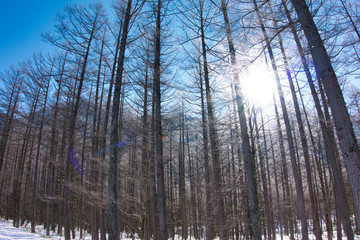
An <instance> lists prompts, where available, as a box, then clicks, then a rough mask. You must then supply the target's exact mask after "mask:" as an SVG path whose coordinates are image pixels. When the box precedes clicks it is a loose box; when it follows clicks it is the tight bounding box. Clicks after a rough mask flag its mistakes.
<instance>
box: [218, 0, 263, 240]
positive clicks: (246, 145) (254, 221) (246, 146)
mask: <svg viewBox="0 0 360 240" xmlns="http://www.w3.org/2000/svg"><path fill="white" fill-rule="evenodd" d="M221 10H222V13H223V16H224V23H225V29H226V36H227V40H228V45H229V52H230V57H231V66H232V75H233V81H234V87H235V94H236V104H237V111H238V116H239V120H240V129H241V140H242V150H243V155H244V163H245V172H246V174H245V175H246V178H247V190H248V196H249V204H250V218H251V229H252V234H253V238H254V239H261V232H260V216H259V215H260V213H259V203H258V199H257V195H258V190H257V185H256V170H255V165H254V156H253V155H252V153H251V147H250V141H249V134H248V129H247V123H246V117H245V111H244V103H243V94H242V92H241V87H240V85H239V83H240V81H239V73H238V69H237V60H236V51H235V47H234V41H233V37H232V32H231V28H230V21H229V17H228V13H227V5H226V3H225V0H221Z"/></svg>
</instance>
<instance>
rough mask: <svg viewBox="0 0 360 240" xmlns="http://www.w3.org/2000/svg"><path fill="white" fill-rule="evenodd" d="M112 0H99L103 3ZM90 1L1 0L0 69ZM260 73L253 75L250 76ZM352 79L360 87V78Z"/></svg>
mask: <svg viewBox="0 0 360 240" xmlns="http://www.w3.org/2000/svg"><path fill="white" fill-rule="evenodd" d="M113 1H114V0H103V1H101V2H102V3H103V4H104V5H105V6H106V4H108V3H111V2H113ZM91 2H94V0H32V1H31V0H8V1H6V0H4V1H3V2H2V6H1V8H0V72H3V71H4V70H5V69H7V68H9V67H10V66H11V65H12V64H17V63H18V62H20V61H25V60H26V59H28V58H30V57H31V56H32V55H33V54H34V53H38V52H42V53H47V52H48V51H50V50H51V46H50V44H48V43H44V42H43V41H42V39H41V33H43V32H46V31H50V32H51V31H53V30H54V24H55V16H56V13H57V12H59V11H61V10H62V9H63V7H64V6H65V5H66V4H68V3H78V4H88V3H91ZM257 67H258V66H257ZM264 72H265V73H266V71H261V70H260V71H259V69H256V71H255V73H254V74H258V75H259V74H260V75H261V74H264ZM264 77H265V76H253V77H251V78H250V79H253V80H254V79H263V78H264ZM354 81H355V84H356V85H358V86H359V87H360V80H359V79H356V80H354ZM258 84H261V83H256V84H253V85H252V86H249V87H250V88H254V91H253V93H255V92H256V93H257V95H258V96H259V95H260V96H262V95H263V94H265V92H264V93H259V91H258V89H257V90H256V88H257V87H258ZM244 87H245V86H244ZM269 87H271V86H262V88H264V89H268V88H269ZM245 88H246V87H245ZM247 90H248V89H247ZM250 91H252V90H250ZM265 99H269V98H267V97H266V98H265ZM263 101H264V100H263ZM265 101H267V100H265Z"/></svg>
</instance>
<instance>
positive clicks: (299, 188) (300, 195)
mask: <svg viewBox="0 0 360 240" xmlns="http://www.w3.org/2000/svg"><path fill="white" fill-rule="evenodd" d="M253 3H254V6H255V11H256V13H257V16H258V19H259V21H260V26H261V30H262V32H263V34H264V39H265V42H266V48H267V49H268V54H269V56H270V60H271V65H272V68H273V71H274V74H275V80H276V84H277V89H278V94H279V98H280V104H281V109H282V112H283V118H284V122H285V127H286V135H287V141H288V144H289V151H290V160H291V165H292V170H293V175H294V180H295V189H296V195H297V198H296V206H297V210H298V214H299V216H300V221H301V233H302V237H303V240H308V239H309V233H308V227H307V217H306V212H305V199H304V190H303V185H302V181H301V176H300V172H299V166H298V164H297V161H296V152H295V145H294V139H293V136H292V131H291V124H290V120H289V117H288V112H287V108H286V104H285V99H284V93H283V91H282V87H281V84H280V77H279V74H278V71H277V67H276V63H275V57H274V54H273V51H272V47H271V44H270V40H269V37H268V35H267V32H266V28H265V26H264V23H263V20H262V17H261V15H260V11H259V8H258V6H257V3H256V1H255V0H253Z"/></svg>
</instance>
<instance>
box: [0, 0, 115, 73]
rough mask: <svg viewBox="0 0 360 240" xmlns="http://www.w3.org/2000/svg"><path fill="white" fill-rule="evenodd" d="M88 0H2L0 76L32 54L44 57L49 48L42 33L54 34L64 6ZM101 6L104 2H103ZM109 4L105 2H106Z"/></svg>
mask: <svg viewBox="0 0 360 240" xmlns="http://www.w3.org/2000/svg"><path fill="white" fill-rule="evenodd" d="M88 2H93V1H91V0H4V1H2V4H1V8H0V72H3V71H4V70H5V69H7V68H9V67H10V66H11V65H12V64H17V63H18V62H20V61H25V60H26V59H28V58H30V57H31V56H32V55H33V54H34V53H37V52H43V53H46V52H48V51H49V50H50V45H49V44H46V43H44V42H42V40H41V33H42V32H46V31H53V29H54V24H55V15H56V13H57V12H59V11H61V10H62V9H63V7H64V6H65V5H66V4H67V3H79V4H86V3H88ZM103 2H104V1H103ZM106 2H108V0H107V1H106Z"/></svg>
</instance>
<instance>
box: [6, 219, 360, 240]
mask: <svg viewBox="0 0 360 240" xmlns="http://www.w3.org/2000/svg"><path fill="white" fill-rule="evenodd" d="M334 233H335V232H334ZM335 234H336V233H335ZM77 236H79V234H77ZM309 238H310V239H311V240H313V239H315V237H314V236H313V235H310V236H309ZM25 239H32V240H35V239H39V240H40V239H52V240H62V239H64V237H61V236H59V235H56V234H55V233H51V234H50V237H46V235H45V229H44V227H43V226H37V227H36V233H31V232H30V224H26V225H24V226H22V227H20V228H16V227H13V225H12V222H11V221H6V220H4V219H2V218H0V240H25ZM90 239H91V235H89V234H88V235H87V236H86V237H85V238H81V240H90ZM121 239H122V240H131V238H127V237H126V236H122V237H121ZM136 239H137V240H138V239H139V238H136ZM180 239H181V238H175V239H174V240H180ZM276 239H281V238H280V235H278V236H277V237H276ZM283 239H284V240H288V239H289V238H288V237H286V236H284V238H283ZM296 239H301V235H298V236H297V238H296ZM323 239H327V236H326V234H324V235H323ZM333 239H336V236H334V237H333ZM343 239H347V238H346V237H345V235H343ZM355 239H357V240H360V236H359V235H356V236H355ZM75 240H80V238H79V237H77V238H75Z"/></svg>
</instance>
